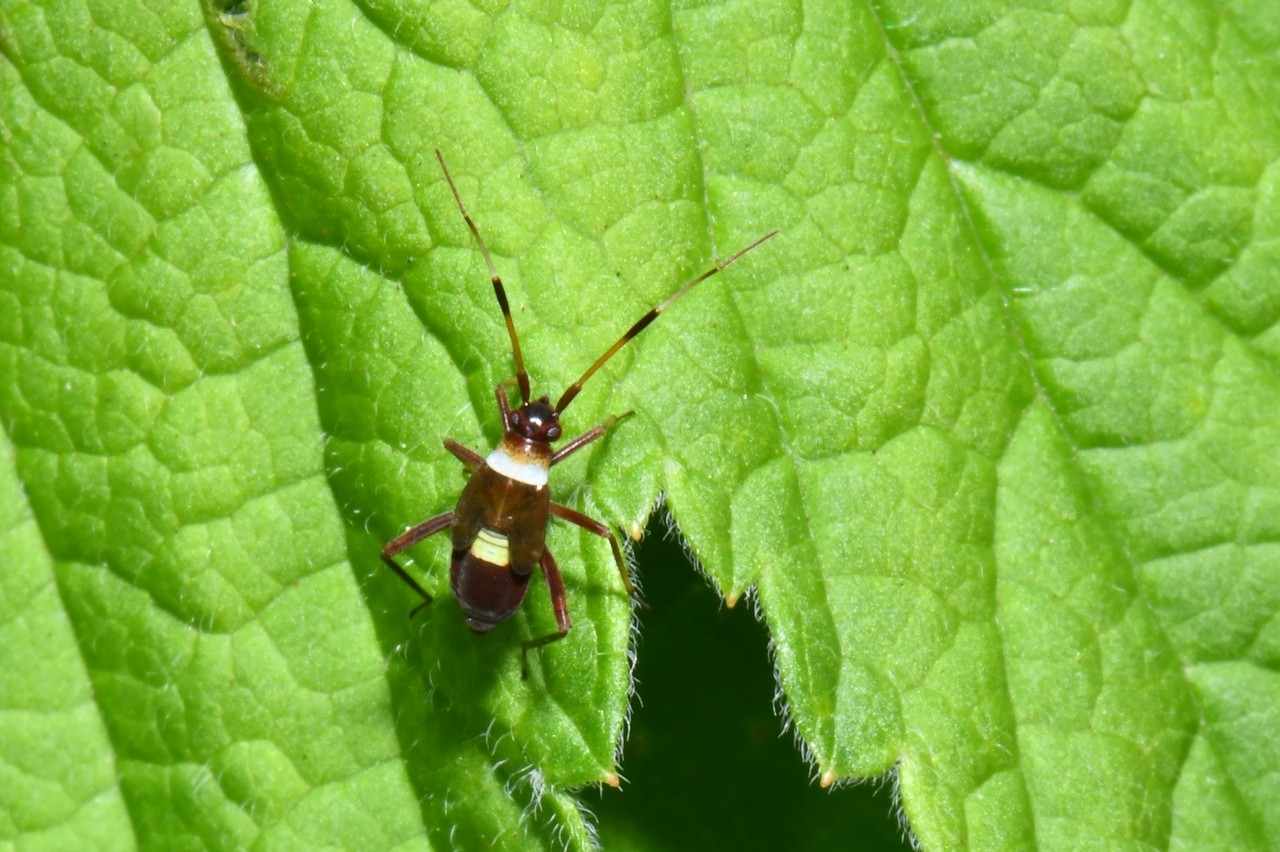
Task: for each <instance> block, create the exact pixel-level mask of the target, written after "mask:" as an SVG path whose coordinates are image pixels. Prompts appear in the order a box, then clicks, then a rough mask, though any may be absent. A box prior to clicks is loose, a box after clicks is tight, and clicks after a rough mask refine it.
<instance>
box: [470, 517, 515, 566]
mask: <svg viewBox="0 0 1280 852" xmlns="http://www.w3.org/2000/svg"><path fill="white" fill-rule="evenodd" d="M471 555H472V556H474V557H475V558H476V559H479V560H481V561H483V562H488V563H489V564H491V565H497V566H499V567H501V568H506V567H507V566H508V565H510V564H511V546H510V545H509V544H508V543H507V537H506V536H505V535H502V534H501V533H496V532H494V531H493V530H491V529H486V528H485V527H481V528H480V532H479V534H478V535H476V540H475V541H473V542H471Z"/></svg>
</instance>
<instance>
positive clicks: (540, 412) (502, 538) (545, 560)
mask: <svg viewBox="0 0 1280 852" xmlns="http://www.w3.org/2000/svg"><path fill="white" fill-rule="evenodd" d="M436 158H437V159H438V160H439V161H440V169H441V171H443V172H444V179H445V181H446V182H447V183H448V184H449V189H450V191H451V192H452V193H453V198H454V200H455V201H456V202H457V203H458V210H459V211H460V212H461V213H462V218H463V220H464V221H465V222H466V223H467V227H468V228H470V229H471V235H472V236H473V237H475V240H476V245H477V246H479V248H480V254H481V256H483V257H484V262H485V264H486V265H487V266H488V268H489V278H490V280H491V281H492V282H493V292H494V294H495V295H496V296H497V298H498V306H499V307H500V308H501V309H502V317H503V319H504V320H505V321H506V324H507V336H508V337H510V338H511V354H512V358H513V359H514V361H515V368H516V375H515V378H514V379H508V380H506V381H504V382H502V383H501V384H499V385H498V387H497V388H496V390H495V395H496V396H497V399H498V411H499V412H500V413H501V415H502V440H501V441H500V442H499V443H498V446H497V447H496V448H495V449H494V450H493V452H491V453H490V454H489V455H488V457H482V456H481V455H479V454H478V453H476V452H473V451H472V450H470V449H468V448H467V447H464V446H463V445H461V444H459V443H458V442H457V441H454V440H452V439H448V438H446V439H445V442H444V446H445V449H447V450H448V451H449V452H451V453H453V454H454V455H455V456H457V458H458V460H459V461H461V462H462V463H463V465H465V466H466V468H467V470H469V471H470V472H471V478H470V479H469V480H468V481H467V484H466V487H464V488H463V489H462V494H461V496H459V497H458V504H457V506H455V507H454V510H453V511H452V512H445V513H443V514H440V515H436V516H435V517H434V518H428V519H427V520H425V521H423V522H422V523H420V524H418V525H417V526H415V527H411V528H410V529H408V530H406V531H405V532H404V533H403V534H401V535H399V536H397V537H396V538H395V539H393V540H391V541H390V542H388V543H387V545H386V546H385V547H383V548H382V560H383V561H384V562H386V563H387V565H388V566H389V567H390V568H391V570H392V571H395V572H396V574H398V575H399V576H400V579H402V580H404V581H405V583H407V584H409V586H410V587H412V588H413V590H414V591H416V592H417V593H418V594H419V595H421V596H422V603H421V604H419V605H418V606H417V607H415V608H414V609H413V611H412V612H411V613H409V615H410V617H411V618H412V617H413V616H414V615H416V614H417V612H418V611H419V610H420V609H422V608H423V607H425V606H426V605H427V604H429V603H431V595H430V594H428V593H427V590H426V589H424V588H423V587H422V585H421V584H420V583H418V581H417V580H415V579H413V577H411V576H409V573H408V572H407V571H405V569H404V568H403V567H402V566H401V565H400V563H398V562H396V560H395V556H396V554H398V553H401V552H402V551H404V550H407V549H408V548H410V547H412V546H413V545H415V544H417V543H418V542H420V541H422V540H423V539H425V538H427V537H428V536H431V535H435V534H436V533H438V532H443V531H444V530H445V529H446V528H448V529H450V530H451V531H452V537H453V556H452V558H451V559H450V566H449V586H450V588H451V589H452V591H453V596H454V597H455V598H456V599H457V601H458V605H459V606H460V607H461V608H462V614H463V615H464V616H465V618H466V621H467V626H468V627H470V628H471V629H472V630H473V631H475V632H476V633H487V632H488V631H490V630H492V629H493V628H494V627H496V626H497V625H499V624H501V623H502V622H504V621H506V620H507V619H508V618H510V617H511V615H512V613H514V612H515V611H516V610H517V609H518V608H519V607H520V603H521V602H522V601H523V600H524V596H525V592H526V591H528V588H529V578H530V577H531V576H532V575H533V569H534V568H535V567H538V566H541V568H542V576H543V577H544V578H545V579H546V582H547V588H548V590H549V591H550V592H551V606H552V608H553V609H554V610H555V618H556V630H555V631H554V632H553V633H548V634H547V635H545V636H540V637H537V638H534V639H529V640H526V641H525V642H523V643H522V644H521V649H520V674H521V677H525V678H527V677H528V676H529V650H530V649H531V648H537V647H539V646H541V645H546V644H547V643H549V642H555V641H556V640H557V639H563V638H564V637H565V636H567V635H568V634H569V629H570V627H571V626H572V623H571V622H570V619H569V604H568V601H567V599H566V597H565V590H564V580H563V578H562V577H561V576H560V567H559V566H558V565H557V564H556V560H555V557H554V556H552V555H551V551H550V549H548V548H547V544H546V539H547V522H548V520H549V519H550V518H552V517H556V518H559V519H560V520H562V521H568V522H569V523H571V524H576V525H577V526H579V527H582V528H583V529H585V530H587V531H588V532H592V533H595V534H596V535H598V536H600V537H601V538H603V539H605V540H607V541H608V542H609V546H610V547H611V548H612V549H613V558H614V561H615V562H617V564H618V573H619V574H620V575H621V577H622V585H623V586H624V587H625V588H626V590H627V594H628V595H630V596H632V597H634V595H635V588H634V587H633V586H632V584H631V576H630V574H629V573H628V571H627V560H626V559H625V558H624V557H623V555H622V548H621V547H619V546H618V539H617V537H616V536H615V535H614V534H613V530H611V529H610V528H609V527H608V525H606V524H604V523H601V522H600V521H597V520H595V519H593V518H589V517H587V516H586V515H584V514H582V513H581V512H579V511H577V510H576V509H571V508H569V507H568V506H562V505H560V504H559V503H555V502H552V500H551V492H550V489H549V488H548V487H547V480H548V474H549V473H550V471H551V468H552V467H554V466H555V465H556V464H558V463H560V462H562V461H564V460H565V459H566V458H568V457H569V456H571V455H572V454H574V453H576V452H577V451H578V450H580V449H582V448H583V447H585V446H587V445H588V444H590V443H592V442H593V441H596V440H598V439H599V438H600V437H601V436H603V435H604V434H605V433H606V432H607V431H609V429H610V428H612V427H613V425H614V424H615V423H617V422H618V421H619V420H621V419H623V418H624V417H629V416H631V414H632V413H633V412H630V411H627V412H624V413H622V414H619V415H615V416H613V417H609V418H608V419H606V420H605V421H604V422H603V423H601V424H600V425H599V426H596V427H595V428H594V429H589V430H588V431H586V432H584V433H582V434H581V435H579V436H578V437H577V438H574V439H573V440H572V441H570V442H569V443H568V444H565V445H564V446H563V447H561V448H560V449H558V450H553V449H552V447H551V445H552V444H553V443H555V442H556V441H558V440H560V438H561V436H562V433H563V430H562V429H561V427H560V415H562V414H563V413H564V410H565V409H566V408H568V407H569V403H571V402H573V400H574V398H575V397H576V396H577V395H578V392H579V391H581V390H582V386H583V385H584V384H585V383H586V382H587V380H588V379H590V378H591V377H592V376H593V375H595V373H596V371H597V370H599V369H600V368H601V367H602V366H604V364H605V362H607V361H608V360H609V359H610V358H612V357H613V356H614V355H615V354H616V353H617V352H618V350H619V349H621V348H622V347H623V346H625V345H626V344H627V342H628V341H630V340H631V339H632V338H634V337H635V336H636V335H638V334H639V333H640V332H642V331H644V329H645V327H646V326H648V325H649V323H651V322H653V321H654V320H655V319H657V318H658V315H659V314H661V313H662V312H663V311H664V310H666V309H667V308H668V307H669V306H670V305H671V304H672V303H673V302H675V301H676V300H677V299H679V298H680V297H681V296H683V295H684V294H685V293H688V292H689V291H690V290H692V289H693V288H694V287H696V286H697V285H699V284H701V283H702V282H703V281H706V280H707V279H708V278H710V277H711V276H713V275H715V274H716V273H717V272H719V271H720V270H722V269H724V268H725V267H726V266H728V265H729V264H731V263H733V262H734V261H735V260H737V259H738V258H740V257H742V256H743V255H744V254H746V253H747V252H749V251H751V250H752V249H754V248H755V247H756V246H758V245H760V244H761V243H763V242H764V241H765V240H767V239H769V238H771V237H773V236H774V235H775V234H777V233H778V232H777V231H771V232H770V233H768V234H765V235H764V236H763V237H761V238H760V239H758V240H756V241H755V242H754V243H752V244H751V245H749V246H747V247H746V248H744V249H742V250H741V251H739V252H738V253H737V254H734V255H732V256H730V257H729V258H728V259H727V260H723V261H720V262H719V263H717V264H716V265H715V266H713V267H711V268H710V269H708V270H707V271H706V272H704V273H702V274H701V275H699V276H698V277H697V278H694V279H693V280H692V281H690V282H688V283H687V284H685V285H684V286H683V287H681V288H680V289H679V290H677V291H676V292H675V293H674V294H673V295H671V296H669V297H668V298H667V299H666V301H664V302H662V303H661V304H659V305H657V306H655V307H654V308H652V309H650V311H649V312H648V313H646V314H645V315H644V316H642V317H641V318H640V319H639V320H637V321H636V323H635V324H634V325H632V326H631V328H629V329H627V331H626V332H625V333H624V334H623V335H622V337H620V338H618V340H617V341H616V342H615V343H614V344H613V345H612V346H610V347H609V348H608V349H607V350H605V353H604V354H603V355H601V356H600V357H599V358H597V359H596V360H595V362H594V363H593V364H592V365H591V366H590V367H588V368H587V371H586V372H585V373H583V374H582V376H581V377H579V378H578V380H577V381H576V382H574V383H573V384H571V385H569V387H568V388H567V389H566V390H565V392H564V393H563V394H562V395H561V396H560V399H559V401H557V402H556V404H555V405H552V404H551V399H550V397H546V396H542V397H538V398H537V399H533V398H532V396H531V394H530V391H529V374H528V373H527V372H526V371H525V368H524V359H523V358H522V357H521V355H520V340H519V338H518V337H517V336H516V326H515V322H514V321H513V320H512V318H511V307H510V305H508V303H507V293H506V290H505V289H504V288H503V286H502V279H501V278H499V277H498V270H497V269H496V268H495V267H494V265H493V258H492V257H491V256H490V255H489V249H488V247H487V246H486V245H485V243H484V239H483V238H482V237H481V236H480V231H479V229H478V228H476V225H475V222H473V221H472V219H471V215H470V214H469V213H467V208H466V206H465V205H463V203H462V196H461V195H460V194H459V193H458V187H457V186H456V185H455V184H454V182H453V176H452V175H450V174H449V168H448V167H447V166H446V165H445V164H444V157H443V156H441V154H440V152H439V151H436ZM513 384H514V385H516V387H517V388H518V389H519V391H520V405H519V407H518V408H515V409H514V410H513V409H512V408H511V402H510V399H509V398H508V396H507V389H508V388H509V387H510V386H511V385H513Z"/></svg>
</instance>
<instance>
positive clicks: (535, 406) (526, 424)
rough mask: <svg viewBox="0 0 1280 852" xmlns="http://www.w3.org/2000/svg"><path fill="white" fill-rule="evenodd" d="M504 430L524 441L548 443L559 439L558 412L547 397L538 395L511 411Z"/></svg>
mask: <svg viewBox="0 0 1280 852" xmlns="http://www.w3.org/2000/svg"><path fill="white" fill-rule="evenodd" d="M506 431H507V432H508V433H510V434H514V435H516V436H518V437H520V438H523V439H524V440H526V441H531V442H534V443H538V444H546V445H550V444H551V443H553V442H554V441H558V440H560V434H561V429H560V414H559V413H558V412H557V411H556V409H555V407H554V406H552V404H551V400H550V398H549V397H545V396H543V397H539V398H537V399H534V400H530V401H529V402H525V403H521V405H520V407H519V408H517V409H516V410H515V411H513V412H511V416H510V418H509V419H508V421H507V424H506Z"/></svg>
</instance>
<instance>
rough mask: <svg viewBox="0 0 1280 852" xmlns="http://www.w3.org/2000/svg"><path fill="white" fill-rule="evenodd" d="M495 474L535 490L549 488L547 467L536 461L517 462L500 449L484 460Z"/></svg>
mask: <svg viewBox="0 0 1280 852" xmlns="http://www.w3.org/2000/svg"><path fill="white" fill-rule="evenodd" d="M484 462H485V464H487V465H489V467H490V468H491V469H493V470H494V471H495V472H497V473H500V474H502V475H503V476H509V477H511V478H512V479H514V480H515V481H516V482H523V483H524V484H525V485H532V486H533V487H534V488H546V487H547V465H546V464H545V463H539V462H536V461H517V460H516V459H513V458H512V457H511V456H510V455H508V454H507V451H506V450H504V449H502V447H498V448H497V449H496V450H494V451H493V452H491V453H489V457H488V458H487V459H485V460H484Z"/></svg>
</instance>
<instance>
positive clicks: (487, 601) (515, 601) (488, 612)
mask: <svg viewBox="0 0 1280 852" xmlns="http://www.w3.org/2000/svg"><path fill="white" fill-rule="evenodd" d="M530 576H531V574H529V573H525V574H517V573H516V572H514V571H512V570H511V550H510V544H509V542H508V540H507V537H506V536H504V535H502V534H501V533H498V532H495V531H493V530H490V529H481V530H480V532H479V533H478V534H477V535H476V538H475V540H474V541H473V542H472V544H471V547H470V548H469V549H467V550H455V551H454V552H453V560H452V562H451V564H450V572H449V579H450V586H451V587H452V589H453V596H454V598H456V599H457V601H458V603H459V605H460V606H461V607H462V613H463V615H465V616H466V618H467V626H468V627H470V628H471V629H472V630H474V631H475V632H477V633H485V632H487V631H489V630H492V629H493V627H494V626H495V625H497V624H500V623H502V622H503V621H506V620H507V619H508V618H510V617H511V614H512V613H514V612H515V611H516V610H517V609H518V608H519V607H520V602H521V601H523V600H524V595H525V592H526V591H527V590H528V588H529V577H530Z"/></svg>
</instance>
